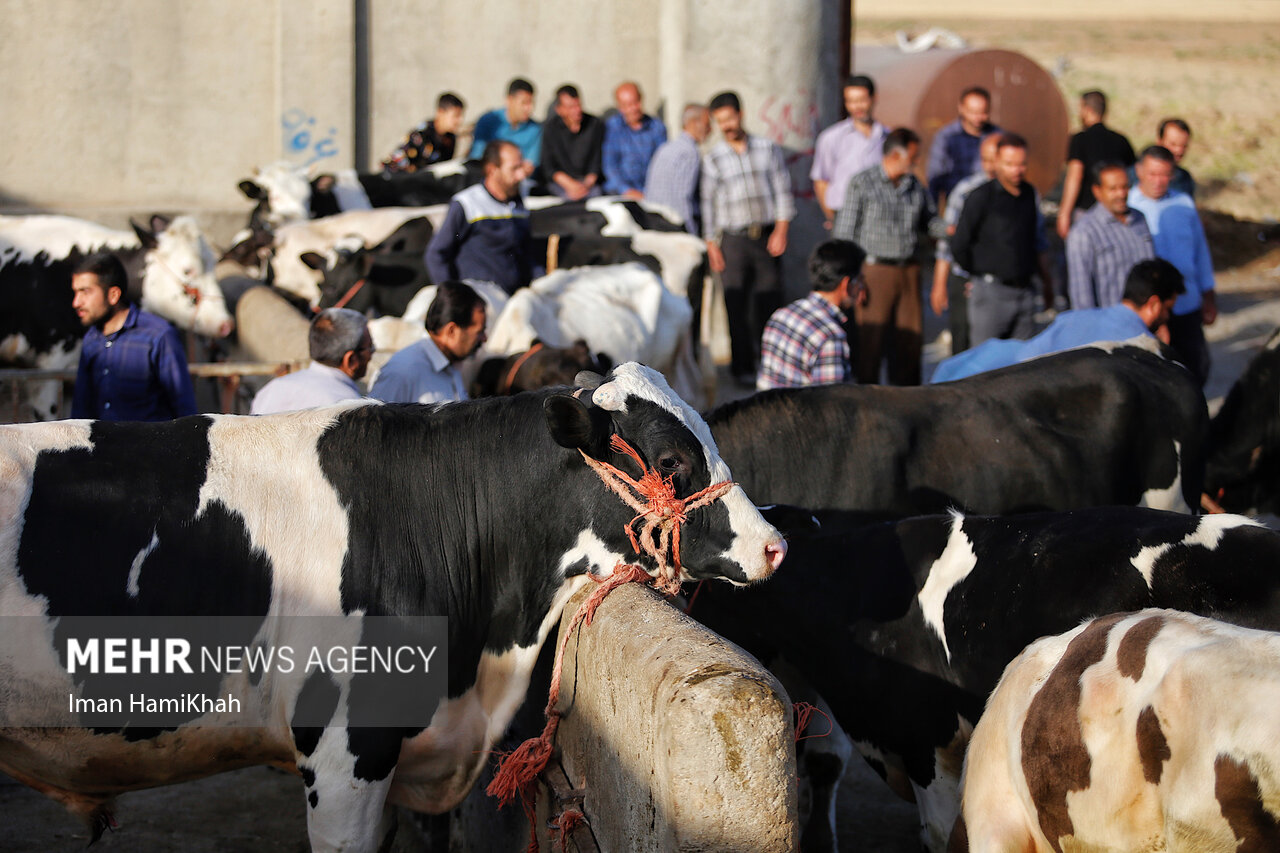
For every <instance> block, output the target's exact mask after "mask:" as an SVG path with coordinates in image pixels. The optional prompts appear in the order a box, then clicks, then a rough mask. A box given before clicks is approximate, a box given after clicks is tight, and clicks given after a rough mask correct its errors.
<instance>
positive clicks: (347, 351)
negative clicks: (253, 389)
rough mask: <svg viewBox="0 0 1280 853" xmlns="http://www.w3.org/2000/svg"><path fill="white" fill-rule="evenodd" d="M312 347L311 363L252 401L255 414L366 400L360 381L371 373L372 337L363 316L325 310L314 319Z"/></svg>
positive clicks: (309, 339)
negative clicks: (369, 370)
mask: <svg viewBox="0 0 1280 853" xmlns="http://www.w3.org/2000/svg"><path fill="white" fill-rule="evenodd" d="M307 343H308V346H309V348H310V352H311V364H310V365H308V366H307V367H305V368H303V369H302V370H298V371H295V372H293V373H290V374H287V375H285V376H281V377H279V378H277V379H272V380H271V381H270V382H268V383H267V384H266V385H264V386H262V390H261V391H259V392H258V394H257V396H255V397H254V398H253V404H252V405H251V406H250V408H249V413H250V414H253V415H269V414H273V413H275V412H292V411H295V410H297V409H311V408H314V407H316V406H327V405H329V404H331V403H338V402H341V401H343V400H358V399H360V398H361V397H363V396H364V392H363V391H361V390H360V386H359V385H358V384H356V383H357V382H358V381H359V380H361V379H363V378H364V374H365V371H366V370H368V369H369V359H370V357H371V356H372V355H373V338H372V337H371V336H370V335H369V326H368V324H367V323H366V322H365V318H364V315H363V314H361V313H360V312H358V311H352V310H351V309H349V308H326V309H325V310H323V311H321V312H320V313H319V314H317V315H316V318H315V319H314V320H312V321H311V329H310V331H309V332H308V335H307Z"/></svg>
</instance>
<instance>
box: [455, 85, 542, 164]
mask: <svg viewBox="0 0 1280 853" xmlns="http://www.w3.org/2000/svg"><path fill="white" fill-rule="evenodd" d="M532 115H533V84H532V83H530V82H529V81H528V80H525V79H524V78H521V77H517V78H516V79H514V80H512V81H511V82H510V83H509V84H507V105H506V107H505V108H504V107H499V108H498V109H496V110H490V111H489V112H487V113H485V114H484V115H482V116H480V120H479V121H477V122H476V128H475V131H474V133H473V136H472V139H473V141H472V143H471V154H470V156H469V157H468V158H467V159H468V160H479V159H480V158H481V157H483V156H484V150H485V148H486V147H487V146H488V145H489V143H490V142H493V141H494V140H503V141H506V142H511V143H513V144H515V146H516V147H517V148H519V149H520V154H521V155H522V156H523V158H524V161H525V163H526V164H527V165H525V166H524V167H523V168H524V169H525V170H526V173H525V174H523V175H521V178H522V179H523V178H527V177H529V175H532V174H533V168H534V166H536V165H537V164H538V163H541V162H542V125H540V124H538V123H537V122H536V121H534V120H533V119H532V118H530V116H532Z"/></svg>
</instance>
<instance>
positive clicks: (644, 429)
mask: <svg viewBox="0 0 1280 853" xmlns="http://www.w3.org/2000/svg"><path fill="white" fill-rule="evenodd" d="M544 406H545V411H546V417H547V424H548V427H549V428H550V430H551V435H552V437H553V438H554V439H555V441H556V442H557V443H558V444H560V445H561V446H562V447H567V448H572V449H575V450H580V451H582V452H583V453H585V454H586V455H587V456H590V457H591V458H593V459H595V460H598V461H602V462H607V463H608V464H610V465H613V466H614V467H616V468H618V469H620V470H622V471H623V472H625V473H626V474H627V475H628V476H630V477H632V478H634V479H639V477H640V476H641V473H642V472H641V470H640V468H639V466H638V465H637V464H636V463H635V462H634V461H633V460H632V459H631V458H630V457H629V456H627V455H626V454H624V453H620V452H617V451H616V450H615V449H614V448H613V447H611V440H612V439H613V437H614V436H615V435H616V436H619V437H621V438H622V439H623V440H625V441H626V442H627V443H628V444H629V445H630V446H631V447H632V448H634V449H635V451H636V452H637V453H638V454H639V456H640V458H641V459H642V460H643V461H644V463H645V465H646V466H647V467H648V468H650V469H652V470H655V471H657V472H658V473H659V474H661V475H662V476H663V477H664V478H670V481H671V483H672V484H673V485H674V487H675V493H676V497H677V498H681V499H684V498H688V497H690V496H691V495H694V494H695V493H697V492H699V491H701V490H703V489H705V488H707V487H708V486H712V485H714V484H716V483H721V482H725V481H729V480H731V479H732V477H731V475H730V473H729V466H727V465H726V464H725V463H724V461H723V460H722V459H721V458H720V453H719V451H718V450H717V449H716V444H715V440H714V439H712V437H711V430H710V429H709V428H708V427H707V424H706V422H705V421H703V419H702V417H701V416H700V415H698V413H697V412H695V411H694V410H693V409H692V408H691V407H690V406H689V405H687V404H686V403H685V402H684V401H683V400H681V399H680V398H679V397H677V396H676V395H675V393H674V392H672V390H671V389H670V387H668V386H667V383H666V381H665V380H664V379H663V378H662V375H661V374H659V373H658V372H657V371H654V370H652V369H650V368H648V367H644V366H643V365H639V364H635V363H629V364H623V365H620V366H618V367H616V368H614V370H613V371H612V372H610V374H609V375H608V377H607V378H606V379H605V380H603V381H602V382H601V383H600V384H599V385H598V386H597V387H595V388H594V389H580V390H579V391H578V392H577V393H575V394H574V395H568V394H557V395H553V396H551V397H549V398H548V399H547V400H546V402H545V404H544ZM590 476H592V477H595V476H596V474H595V473H594V472H591V473H590ZM599 489H600V490H601V496H600V498H599V503H598V506H599V507H600V508H601V510H600V511H597V512H595V513H593V527H592V532H593V533H594V534H595V536H596V537H598V539H599V540H601V541H602V543H603V544H604V545H605V546H606V547H607V548H608V549H609V550H610V551H613V552H618V553H622V554H626V555H627V559H628V560H633V561H638V562H640V563H641V565H644V566H645V568H646V569H647V570H648V571H650V573H654V572H656V571H657V569H658V566H657V563H656V561H655V560H654V559H652V558H651V557H650V556H648V555H637V554H635V553H634V551H633V550H632V548H631V545H630V542H629V540H628V537H627V535H626V532H625V524H626V522H627V521H628V520H630V519H631V518H632V517H633V516H634V515H635V512H634V510H632V509H631V508H630V507H628V506H626V505H625V504H624V503H623V502H622V499H621V498H620V497H618V496H617V495H615V494H614V493H613V492H611V491H610V490H609V487H608V486H606V485H605V483H604V482H601V483H600V484H599ZM786 550H787V545H786V542H785V541H784V540H783V538H782V536H781V535H780V534H779V533H778V531H777V530H776V529H774V527H773V526H772V525H770V524H769V523H768V522H766V521H765V520H764V518H762V517H761V515H760V513H759V512H758V511H757V510H756V508H755V506H754V505H753V504H752V503H751V501H750V500H749V499H748V498H747V496H746V494H745V493H744V492H743V491H742V489H741V488H740V487H738V486H737V485H734V486H733V487H732V488H731V489H729V491H728V492H727V493H726V494H725V495H724V496H723V497H722V498H720V499H719V500H716V501H714V502H713V503H711V504H709V505H707V506H704V507H701V508H698V509H694V510H691V511H690V512H689V513H688V517H687V520H686V522H685V523H684V525H683V529H682V531H681V536H680V552H679V559H680V564H681V570H680V579H681V580H696V579H702V578H713V577H722V578H725V579H727V580H729V581H731V582H733V583H737V584H746V583H751V582H753V581H758V580H762V579H764V578H766V577H768V576H769V575H771V574H772V573H773V571H774V570H775V569H777V567H778V565H779V564H780V563H781V562H782V558H783V556H785V554H786ZM599 568H601V569H603V570H604V571H605V572H606V573H607V572H608V570H609V569H611V568H612V566H601V567H599Z"/></svg>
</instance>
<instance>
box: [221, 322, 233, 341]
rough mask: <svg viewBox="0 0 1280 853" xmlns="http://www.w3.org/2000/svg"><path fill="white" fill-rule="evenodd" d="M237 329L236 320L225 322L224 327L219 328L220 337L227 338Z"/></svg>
mask: <svg viewBox="0 0 1280 853" xmlns="http://www.w3.org/2000/svg"><path fill="white" fill-rule="evenodd" d="M235 327H236V324H235V321H234V320H224V321H223V322H222V325H221V326H219V327H218V337H220V338H225V337H226V336H227V335H229V334H231V331H232V330H233V329H235Z"/></svg>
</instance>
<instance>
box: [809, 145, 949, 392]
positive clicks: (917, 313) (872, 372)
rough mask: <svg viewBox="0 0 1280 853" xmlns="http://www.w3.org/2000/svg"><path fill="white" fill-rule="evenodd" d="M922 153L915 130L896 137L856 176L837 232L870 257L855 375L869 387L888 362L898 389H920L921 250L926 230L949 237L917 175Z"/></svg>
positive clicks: (858, 312) (859, 310)
mask: <svg viewBox="0 0 1280 853" xmlns="http://www.w3.org/2000/svg"><path fill="white" fill-rule="evenodd" d="M919 155H920V137H918V136H916V134H915V133H914V132H913V131H911V130H909V129H907V128H905V127H900V128H897V129H896V130H894V131H892V132H890V133H889V135H888V136H886V137H885V140H884V147H883V155H882V156H881V158H880V165H879V166H877V167H875V168H874V169H866V170H864V171H862V172H859V173H858V174H856V175H854V176H853V178H851V179H850V181H849V188H848V189H847V190H846V191H845V194H844V206H842V207H841V208H840V213H839V214H838V215H837V216H836V224H835V227H834V228H833V229H832V236H834V237H835V238H836V239H837V240H852V241H853V242H855V243H857V244H858V245H859V246H861V247H862V248H863V249H865V250H866V252H867V259H866V263H865V264H864V265H863V267H862V270H863V277H864V278H866V280H867V298H866V300H865V302H862V303H860V304H858V305H857V306H856V307H855V309H854V319H855V322H856V323H857V326H858V353H857V355H856V356H855V357H854V375H855V376H856V378H857V380H858V382H859V383H861V384H864V385H873V384H876V383H878V382H879V381H880V364H881V362H882V361H884V360H886V359H887V360H888V365H889V367H888V371H889V382H890V383H891V384H893V385H919V384H920V348H921V345H922V343H923V341H922V330H923V328H924V307H923V305H922V304H921V301H920V263H919V262H918V261H917V260H916V257H915V254H916V246H917V241H918V235H919V234H920V233H921V232H924V231H930V232H931V233H932V236H935V237H941V236H942V234H943V233H944V232H943V227H942V223H941V221H939V220H938V219H937V217H936V216H934V211H933V202H932V200H930V198H929V193H928V192H927V191H926V190H925V188H924V186H922V185H921V183H920V182H919V181H918V180H916V176H915V175H913V174H912V173H911V172H912V170H913V169H914V168H915V165H916V158H917V157H918V156H919Z"/></svg>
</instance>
